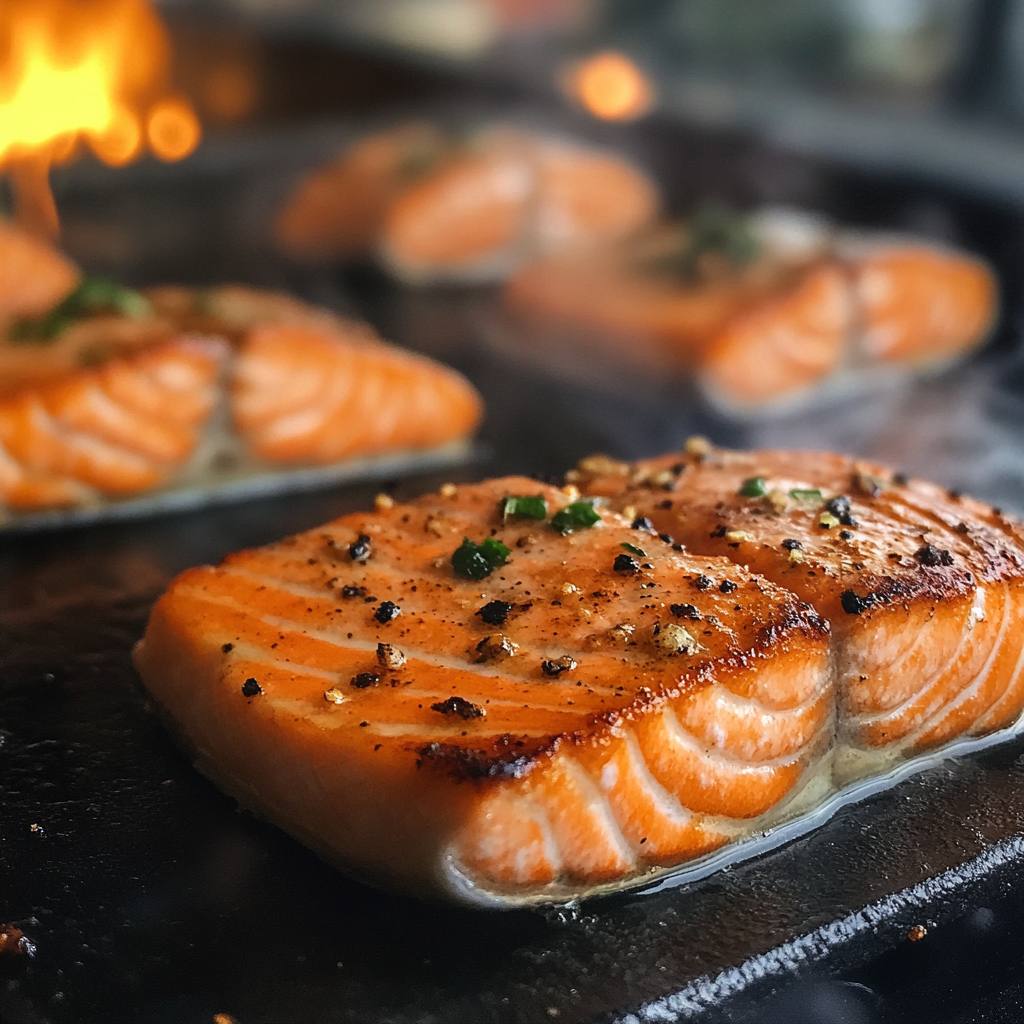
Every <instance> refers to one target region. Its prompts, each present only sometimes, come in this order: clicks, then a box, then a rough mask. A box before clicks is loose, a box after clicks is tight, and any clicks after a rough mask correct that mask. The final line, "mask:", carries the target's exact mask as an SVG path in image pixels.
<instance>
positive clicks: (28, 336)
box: [9, 277, 150, 343]
mask: <svg viewBox="0 0 1024 1024" xmlns="http://www.w3.org/2000/svg"><path fill="white" fill-rule="evenodd" d="M100 313H119V314H121V315H122V316H127V317H132V318H133V319H141V318H142V317H145V316H148V315H149V313H150V305H149V302H148V301H147V299H146V298H145V296H143V295H140V294H139V293H138V292H136V291H133V290H132V289H131V288H125V287H124V285H120V284H118V283H117V282H116V281H111V280H110V278H107V277H83V278H82V281H81V283H80V284H79V285H78V287H77V288H76V289H75V290H74V291H73V292H72V293H71V294H70V295H68V296H67V297H66V298H65V299H63V300H62V301H61V302H60V303H58V304H57V305H56V306H54V308H53V309H51V310H50V312H49V313H46V314H44V315H43V316H41V317H35V318H32V319H27V320H19V321H17V322H16V323H15V324H14V325H13V327H12V328H11V331H10V335H9V337H10V340H11V341H14V342H44V343H45V342H51V341H56V339H57V338H59V337H60V336H61V335H62V334H63V333H64V332H65V331H66V330H67V329H68V328H69V327H70V326H71V325H72V324H74V322H75V321H76V320H80V319H82V318H83V317H87V316H95V315H98V314H100Z"/></svg>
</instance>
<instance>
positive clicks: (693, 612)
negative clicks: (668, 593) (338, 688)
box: [668, 604, 700, 622]
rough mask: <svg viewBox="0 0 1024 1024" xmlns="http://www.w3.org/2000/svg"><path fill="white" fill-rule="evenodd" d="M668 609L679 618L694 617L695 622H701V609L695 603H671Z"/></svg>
mask: <svg viewBox="0 0 1024 1024" xmlns="http://www.w3.org/2000/svg"><path fill="white" fill-rule="evenodd" d="M668 610H669V611H670V612H671V613H672V614H673V615H674V616H675V617H676V618H677V619H692V620H693V621H694V622H700V611H699V610H698V609H697V607H696V606H695V605H692V604H670V605H669V606H668Z"/></svg>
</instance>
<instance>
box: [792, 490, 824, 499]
mask: <svg viewBox="0 0 1024 1024" xmlns="http://www.w3.org/2000/svg"><path fill="white" fill-rule="evenodd" d="M789 496H790V497H791V498H792V499H793V500H794V501H821V500H822V499H821V491H819V490H817V489H813V490H812V489H806V490H805V489H803V488H800V487H794V488H793V490H791V491H790V492H789Z"/></svg>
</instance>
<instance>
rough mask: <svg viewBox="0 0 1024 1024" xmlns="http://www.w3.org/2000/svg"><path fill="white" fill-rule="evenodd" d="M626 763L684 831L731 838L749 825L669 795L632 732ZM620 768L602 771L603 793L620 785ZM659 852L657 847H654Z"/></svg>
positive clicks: (663, 811)
mask: <svg viewBox="0 0 1024 1024" xmlns="http://www.w3.org/2000/svg"><path fill="white" fill-rule="evenodd" d="M624 745H625V751H626V759H627V764H628V765H629V768H630V770H631V771H632V773H633V778H634V779H635V780H636V782H637V783H638V784H639V785H640V786H641V787H642V789H643V790H644V792H645V793H646V794H647V795H648V797H649V798H650V801H651V804H652V806H653V809H654V811H655V812H656V813H658V814H660V815H661V816H662V817H663V818H664V819H665V820H666V821H668V822H670V823H671V824H673V825H675V826H676V827H680V828H685V827H688V826H695V827H702V828H707V829H708V830H709V831H717V832H722V833H724V834H726V835H728V836H730V837H735V836H736V835H739V834H740V833H741V832H742V831H744V830H745V829H746V828H747V827H748V826H747V825H746V824H745V823H743V824H741V823H740V822H739V821H737V820H736V819H734V818H726V817H723V816H721V815H705V814H697V813H695V812H694V811H691V810H689V809H688V808H686V807H684V806H683V805H682V804H681V803H680V801H679V799H678V798H677V797H676V796H675V795H674V794H673V793H670V792H669V791H668V790H667V789H666V788H665V787H664V786H663V785H662V784H661V783H660V782H659V781H658V780H657V779H656V778H655V777H654V775H653V774H652V773H651V769H650V766H649V765H648V763H647V759H646V757H644V752H643V749H642V747H641V746H640V741H639V740H638V739H637V737H636V734H635V733H634V732H633V731H632V730H629V731H627V732H626V734H625V737H624ZM618 777H619V771H618V765H616V764H615V763H614V762H612V761H609V762H608V763H607V764H606V765H605V767H604V770H603V771H602V772H601V780H600V782H601V787H602V788H603V789H604V790H606V791H607V790H611V789H613V788H614V786H615V784H616V783H617V782H618ZM654 852H655V853H657V852H658V851H657V848H656V847H655V848H654Z"/></svg>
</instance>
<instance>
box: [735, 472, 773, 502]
mask: <svg viewBox="0 0 1024 1024" xmlns="http://www.w3.org/2000/svg"><path fill="white" fill-rule="evenodd" d="M737 493H739V494H742V495H743V497H744V498H763V497H764V496H765V495H766V494H767V493H768V488H767V486H766V485H765V482H764V477H763V476H751V477H748V478H747V479H746V480H744V481H743V483H742V485H741V486H740V489H739V491H738V492H737Z"/></svg>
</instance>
